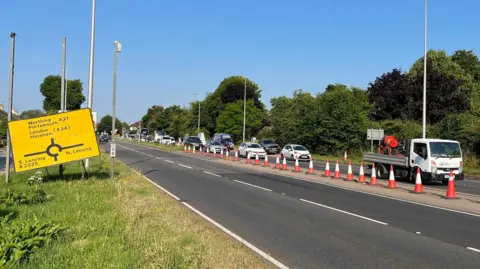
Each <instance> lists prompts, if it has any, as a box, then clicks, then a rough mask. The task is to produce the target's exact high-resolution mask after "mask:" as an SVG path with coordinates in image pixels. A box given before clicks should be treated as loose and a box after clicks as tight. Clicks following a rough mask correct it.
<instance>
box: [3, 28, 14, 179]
mask: <svg viewBox="0 0 480 269" xmlns="http://www.w3.org/2000/svg"><path fill="white" fill-rule="evenodd" d="M15 36H16V34H15V33H13V32H12V33H10V75H9V81H8V116H7V123H8V122H10V121H11V120H12V109H13V107H12V106H13V74H14V68H15ZM6 151H7V153H6V155H5V182H6V183H8V182H9V181H10V155H11V148H10V130H7V150H6Z"/></svg>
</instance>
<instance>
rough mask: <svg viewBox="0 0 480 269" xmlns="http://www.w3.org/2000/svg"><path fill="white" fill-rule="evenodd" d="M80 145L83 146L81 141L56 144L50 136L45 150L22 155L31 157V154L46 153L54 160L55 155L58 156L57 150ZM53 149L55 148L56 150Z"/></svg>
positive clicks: (55, 158)
mask: <svg viewBox="0 0 480 269" xmlns="http://www.w3.org/2000/svg"><path fill="white" fill-rule="evenodd" d="M81 146H83V143H82V144H75V145H70V146H66V147H62V146H60V145H59V144H56V143H55V140H54V139H53V138H52V139H51V140H50V145H48V147H47V149H45V151H40V152H34V153H29V154H25V155H23V157H31V156H35V155H40V154H47V155H48V156H50V157H52V158H53V159H54V160H55V161H57V157H58V153H59V152H62V151H63V150H64V149H71V148H76V147H81ZM54 149H56V151H55V150H54Z"/></svg>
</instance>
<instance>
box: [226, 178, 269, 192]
mask: <svg viewBox="0 0 480 269" xmlns="http://www.w3.org/2000/svg"><path fill="white" fill-rule="evenodd" d="M233 181H235V182H238V183H241V184H245V185H248V186H250V187H254V188H259V189H262V190H264V191H272V190H270V189H267V188H264V187H260V186H257V185H253V184H250V183H247V182H243V181H240V180H236V179H234V180H233Z"/></svg>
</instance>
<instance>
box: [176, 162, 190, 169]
mask: <svg viewBox="0 0 480 269" xmlns="http://www.w3.org/2000/svg"><path fill="white" fill-rule="evenodd" d="M178 165H179V166H181V167H185V168H188V169H192V167H190V166H187V165H184V164H181V163H179V164H178Z"/></svg>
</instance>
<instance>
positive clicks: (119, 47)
mask: <svg viewBox="0 0 480 269" xmlns="http://www.w3.org/2000/svg"><path fill="white" fill-rule="evenodd" d="M121 51H122V43H120V42H118V41H114V42H113V94H112V142H111V144H110V158H111V161H112V165H111V171H110V176H111V178H112V179H113V178H114V177H115V154H116V144H115V136H116V135H117V132H116V131H115V108H116V103H117V54H118V53H119V52H121Z"/></svg>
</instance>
